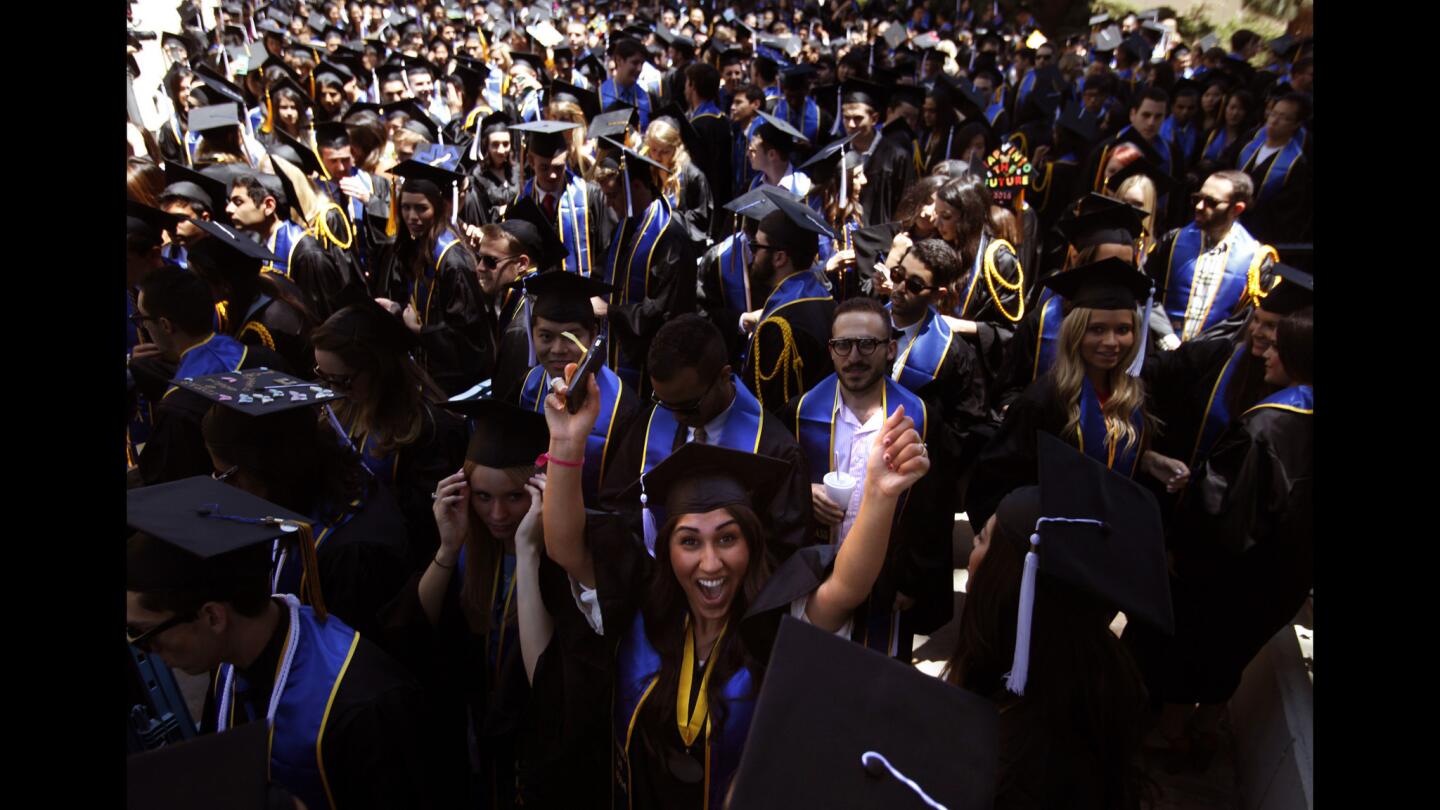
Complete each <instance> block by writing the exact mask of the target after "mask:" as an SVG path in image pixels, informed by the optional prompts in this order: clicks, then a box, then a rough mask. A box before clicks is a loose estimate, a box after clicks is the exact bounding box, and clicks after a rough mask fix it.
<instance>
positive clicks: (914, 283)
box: [890, 267, 935, 295]
mask: <svg viewBox="0 0 1440 810" xmlns="http://www.w3.org/2000/svg"><path fill="white" fill-rule="evenodd" d="M890 280H891V281H893V282H895V283H896V284H904V285H905V289H907V290H909V291H910V294H911V295H920V294H921V293H923V292H925V291H926V290H933V289H935V285H934V284H926V283H925V282H923V281H921V280H920V278H919V276H911V275H907V274H906V273H905V269H904V268H903V267H892V268H890Z"/></svg>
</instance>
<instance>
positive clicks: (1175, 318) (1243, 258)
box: [1145, 222, 1276, 339]
mask: <svg viewBox="0 0 1440 810" xmlns="http://www.w3.org/2000/svg"><path fill="white" fill-rule="evenodd" d="M1226 238H1227V239H1228V240H1229V244H1230V246H1229V248H1228V249H1227V252H1226V256H1225V271H1224V276H1223V278H1222V279H1221V281H1220V282H1219V284H1218V285H1217V289H1216V290H1215V293H1214V298H1213V299H1212V301H1211V304H1210V307H1209V309H1208V311H1207V314H1206V316H1205V321H1204V325H1203V326H1202V327H1201V328H1200V330H1199V331H1198V333H1197V334H1196V335H1195V336H1193V337H1192V339H1194V338H1195V337H1200V336H1202V335H1203V336H1205V337H1231V336H1233V335H1235V334H1236V333H1237V332H1239V331H1240V327H1241V326H1243V325H1244V323H1245V320H1246V319H1247V318H1249V317H1250V310H1251V308H1252V307H1253V305H1254V302H1253V293H1254V290H1252V281H1253V283H1254V284H1255V285H1258V286H1256V287H1255V289H1256V290H1267V289H1269V288H1270V285H1271V284H1272V283H1273V280H1274V279H1273V276H1272V271H1273V268H1274V264H1275V255H1276V254H1275V249H1274V248H1273V247H1271V246H1269V245H1266V244H1264V243H1262V242H1260V241H1258V240H1256V239H1255V237H1253V236H1251V235H1250V232H1249V231H1248V230H1246V228H1245V226H1244V225H1241V224H1240V223H1239V222H1237V223H1235V224H1234V225H1231V226H1230V233H1229V235H1228V236H1227V237H1226ZM1204 248H1205V236H1204V233H1203V232H1202V231H1201V230H1200V226H1198V225H1196V224H1195V223H1193V222H1192V223H1190V224H1189V225H1186V226H1185V227H1183V228H1178V229H1176V230H1173V231H1170V232H1169V233H1167V234H1165V235H1164V236H1162V237H1160V241H1159V243H1158V244H1157V245H1156V247H1155V251H1154V253H1152V254H1151V256H1150V258H1149V260H1147V261H1146V262H1145V273H1146V275H1148V276H1150V278H1151V280H1152V281H1153V282H1154V283H1155V300H1156V302H1157V303H1159V304H1160V305H1161V306H1163V308H1164V310H1165V314H1166V315H1167V316H1169V318H1170V325H1171V328H1172V329H1174V330H1175V336H1176V337H1183V334H1182V333H1183V330H1184V326H1185V311H1186V309H1187V308H1188V307H1189V305H1190V294H1191V290H1192V289H1193V285H1194V271H1195V263H1196V260H1197V259H1198V258H1199V257H1200V255H1201V253H1202V252H1203V250H1204Z"/></svg>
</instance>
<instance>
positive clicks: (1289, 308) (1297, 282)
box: [1260, 245, 1315, 315]
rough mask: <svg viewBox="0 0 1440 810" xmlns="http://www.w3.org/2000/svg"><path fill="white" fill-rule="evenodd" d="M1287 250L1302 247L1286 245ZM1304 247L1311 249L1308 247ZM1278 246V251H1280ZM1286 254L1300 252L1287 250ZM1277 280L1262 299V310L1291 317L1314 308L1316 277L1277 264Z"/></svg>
mask: <svg viewBox="0 0 1440 810" xmlns="http://www.w3.org/2000/svg"><path fill="white" fill-rule="evenodd" d="M1284 247H1285V248H1292V249H1293V248H1298V247H1301V246H1300V245H1285V246H1284ZM1304 247H1309V245H1306V246H1304ZM1279 249H1280V248H1279V246H1277V250H1279ZM1284 252H1286V253H1290V252H1294V253H1295V254H1299V253H1300V252H1301V251H1298V250H1294V251H1291V250H1286V251H1284ZM1274 271H1275V275H1276V277H1277V278H1276V279H1275V285H1274V286H1273V287H1271V288H1270V292H1269V293H1268V294H1266V296H1265V297H1264V298H1262V299H1260V308H1261V309H1263V310H1265V311H1266V312H1273V313H1275V314H1276V315H1289V314H1290V313H1292V312H1294V311H1296V310H1298V309H1303V308H1305V307H1308V306H1313V305H1314V302H1315V277H1314V276H1312V275H1311V274H1309V273H1307V272H1305V271H1304V270H1300V269H1297V268H1295V267H1291V266H1290V265H1288V264H1277V265H1275V267H1274Z"/></svg>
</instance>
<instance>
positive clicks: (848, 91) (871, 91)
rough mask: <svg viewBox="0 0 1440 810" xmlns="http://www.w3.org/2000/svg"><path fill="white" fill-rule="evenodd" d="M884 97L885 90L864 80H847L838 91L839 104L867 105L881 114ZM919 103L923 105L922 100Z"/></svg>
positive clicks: (883, 110) (883, 106)
mask: <svg viewBox="0 0 1440 810" xmlns="http://www.w3.org/2000/svg"><path fill="white" fill-rule="evenodd" d="M892 89H893V88H892ZM885 96H886V88H883V87H881V86H880V85H878V84H874V83H873V82H867V81H865V80H864V79H847V80H846V81H845V84H844V85H843V86H842V87H841V89H840V103H841V104H868V105H869V106H870V107H871V108H872V109H874V110H876V111H877V112H882V113H883V112H885ZM920 103H921V104H923V103H924V101H923V99H922V101H921V102H920Z"/></svg>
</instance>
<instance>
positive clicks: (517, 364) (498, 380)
mask: <svg viewBox="0 0 1440 810" xmlns="http://www.w3.org/2000/svg"><path fill="white" fill-rule="evenodd" d="M527 301H528V296H525V295H523V294H521V293H519V292H517V291H516V290H513V289H506V290H505V295H504V297H503V299H502V301H501V304H500V312H499V313H498V314H497V313H496V312H495V310H493V309H491V308H490V307H488V306H487V307H486V308H485V314H486V316H487V317H488V319H489V322H490V327H491V333H492V334H493V335H494V336H495V345H496V347H497V348H496V356H495V373H494V374H493V375H491V377H490V395H491V396H493V397H495V398H496V399H503V400H505V401H506V402H514V401H516V399H517V398H518V397H519V396H520V386H522V385H523V384H524V383H525V375H526V374H529V373H530V368H531V365H532V364H533V362H534V358H533V357H532V356H531V352H532V348H531V345H530V342H531V339H532V338H531V335H530V322H529V320H528V319H527V318H526V317H525V312H526V309H525V308H526V306H528V305H529V304H528V303H527Z"/></svg>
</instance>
